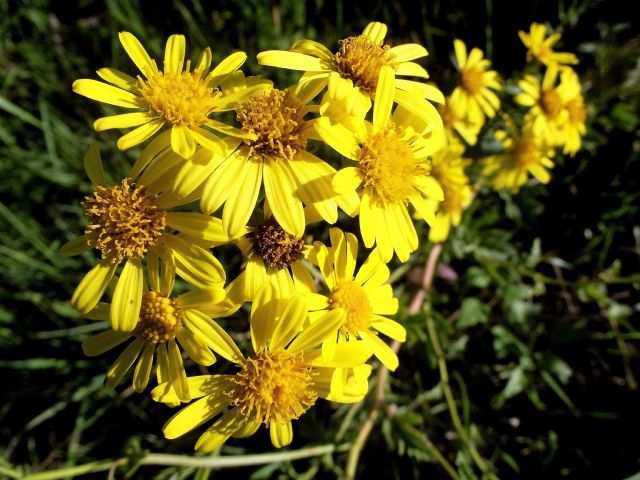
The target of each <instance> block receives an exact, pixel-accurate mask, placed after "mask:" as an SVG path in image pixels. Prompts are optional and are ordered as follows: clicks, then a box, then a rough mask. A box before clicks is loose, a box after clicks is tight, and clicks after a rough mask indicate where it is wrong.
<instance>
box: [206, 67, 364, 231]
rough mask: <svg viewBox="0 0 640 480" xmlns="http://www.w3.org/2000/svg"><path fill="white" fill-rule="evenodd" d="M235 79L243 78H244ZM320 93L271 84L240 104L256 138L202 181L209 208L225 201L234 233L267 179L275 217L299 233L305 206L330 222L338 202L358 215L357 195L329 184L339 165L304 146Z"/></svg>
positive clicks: (212, 209) (228, 223)
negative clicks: (312, 108)
mask: <svg viewBox="0 0 640 480" xmlns="http://www.w3.org/2000/svg"><path fill="white" fill-rule="evenodd" d="M234 80H236V81H237V82H238V83H240V84H242V82H243V81H244V78H243V77H241V76H237V77H236V78H235V79H234ZM316 94H317V90H314V89H309V88H306V87H305V86H304V85H300V84H298V85H294V86H293V87H291V88H289V89H286V90H279V89H277V88H272V89H270V90H268V91H266V92H265V93H264V94H263V95H262V96H256V97H254V98H252V99H251V100H250V101H249V102H247V103H246V104H244V105H243V106H241V107H239V108H238V111H237V117H238V120H239V121H240V123H241V124H242V129H243V130H244V131H246V132H249V133H251V135H253V137H254V139H253V140H249V139H245V140H244V144H243V145H241V146H240V147H239V148H238V149H237V150H236V151H235V152H234V153H233V154H232V155H231V156H229V157H228V158H226V159H224V161H222V162H221V163H220V164H219V166H218V167H217V168H216V169H215V171H214V172H213V173H212V174H211V175H210V176H209V178H208V179H207V181H206V182H205V183H204V187H203V190H202V198H201V202H200V206H201V209H202V211H203V212H205V213H212V212H215V211H216V210H217V209H218V208H220V207H221V206H222V204H223V203H224V209H223V211H222V223H223V226H224V228H225V231H226V232H227V233H228V234H229V235H230V236H232V237H237V236H238V235H239V234H241V232H242V231H243V229H244V227H245V225H246V224H247V222H248V220H249V218H250V217H251V214H252V213H253V210H254V208H255V205H256V202H257V200H258V196H259V194H260V191H261V187H262V186H263V185H264V195H265V199H266V201H267V202H268V204H269V208H270V209H271V212H272V214H273V216H274V218H275V219H276V220H277V222H278V223H279V224H280V225H281V226H282V228H283V229H284V230H285V231H286V232H287V233H290V234H292V235H293V236H295V237H297V238H300V237H301V236H302V235H303V233H304V228H305V210H304V207H305V206H307V207H311V208H313V209H314V211H315V212H317V213H318V214H319V215H320V217H321V218H322V219H324V220H325V221H326V222H328V223H335V221H336V220H337V218H338V206H340V208H341V209H343V210H345V211H346V212H347V213H349V214H350V215H355V210H356V208H357V196H356V195H350V196H336V194H335V193H334V192H333V190H332V188H331V178H332V177H333V175H334V174H335V172H336V170H335V169H334V168H333V167H332V166H330V165H329V164H328V163H326V162H325V161H323V160H321V159H320V158H318V157H316V156H315V155H313V154H312V153H310V152H308V151H307V150H306V148H307V141H308V136H309V133H310V132H312V131H313V128H312V126H313V121H312V120H305V118H304V117H305V115H306V114H307V113H308V112H310V107H309V106H307V103H308V102H309V101H310V100H311V98H313V97H314V96H315V95H316Z"/></svg>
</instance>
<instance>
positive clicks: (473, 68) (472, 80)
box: [449, 39, 501, 126]
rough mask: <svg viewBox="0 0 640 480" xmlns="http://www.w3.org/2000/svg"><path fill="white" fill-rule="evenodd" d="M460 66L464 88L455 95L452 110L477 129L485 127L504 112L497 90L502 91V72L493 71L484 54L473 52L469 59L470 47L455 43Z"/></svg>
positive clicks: (456, 89)
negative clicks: (488, 119)
mask: <svg viewBox="0 0 640 480" xmlns="http://www.w3.org/2000/svg"><path fill="white" fill-rule="evenodd" d="M453 47H454V50H455V56H456V62H457V67H458V70H459V71H460V85H459V86H457V87H456V88H455V89H454V90H453V93H452V94H451V99H450V102H449V105H450V107H451V109H453V110H455V111H456V112H457V115H458V116H461V117H463V118H465V119H467V120H469V121H470V122H471V123H472V124H474V125H480V126H482V125H484V122H485V118H486V117H489V118H492V117H493V116H495V114H496V112H497V111H498V109H499V108H500V99H499V98H498V96H497V95H496V94H495V93H494V92H493V90H500V88H501V86H500V81H499V79H498V72H496V71H495V70H489V68H490V67H491V62H490V61H489V60H487V59H486V58H483V57H484V54H483V53H482V50H480V49H479V48H472V49H471V52H469V55H468V56H467V46H466V45H465V44H464V42H463V41H462V40H459V39H456V40H454V41H453Z"/></svg>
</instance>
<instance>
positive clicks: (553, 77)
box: [514, 66, 569, 145]
mask: <svg viewBox="0 0 640 480" xmlns="http://www.w3.org/2000/svg"><path fill="white" fill-rule="evenodd" d="M558 73H559V70H558V69H557V68H556V67H553V66H552V67H549V68H547V71H546V72H545V74H544V77H543V79H542V82H540V80H538V78H536V77H534V76H533V75H526V76H525V77H524V79H522V80H520V81H519V82H518V86H519V87H520V88H521V89H522V92H521V93H519V94H518V95H516V97H515V99H514V100H515V102H516V103H518V104H519V105H523V106H525V107H529V111H528V112H527V114H526V116H525V124H526V125H527V128H530V129H531V132H532V133H533V135H534V136H535V137H536V138H537V139H539V141H540V142H543V143H547V144H548V145H563V144H564V143H565V138H566V133H565V124H566V122H567V119H568V116H569V112H568V111H567V110H566V109H565V108H564V105H565V101H564V99H563V98H562V91H561V90H560V89H559V86H558V78H559V77H558Z"/></svg>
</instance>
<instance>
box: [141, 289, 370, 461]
mask: <svg viewBox="0 0 640 480" xmlns="http://www.w3.org/2000/svg"><path fill="white" fill-rule="evenodd" d="M341 321H342V320H341V316H340V313H339V312H337V311H332V312H329V313H328V314H327V315H325V317H324V318H323V319H322V321H317V322H314V323H312V324H308V323H307V322H308V316H307V305H306V301H305V300H304V297H303V296H302V295H298V296H294V297H291V298H289V299H282V298H278V297H277V295H275V293H274V292H273V290H272V287H271V285H270V284H268V283H267V284H265V286H264V287H262V288H261V289H260V291H259V292H258V294H257V295H256V298H255V299H254V302H253V304H252V306H251V322H250V324H251V344H252V346H253V352H254V353H253V354H251V355H250V356H248V357H245V356H244V355H243V354H242V353H241V352H240V350H239V349H238V347H237V346H236V345H235V344H234V343H233V342H231V343H229V344H228V345H226V348H227V352H226V355H225V356H226V357H227V358H230V359H231V360H232V361H233V362H234V363H235V364H236V365H237V367H238V371H237V372H236V373H234V374H230V375H202V376H197V377H191V378H188V379H187V381H188V385H189V391H190V393H191V397H192V398H194V399H195V398H199V400H197V401H195V402H193V403H192V404H191V405H189V406H187V407H185V408H183V409H182V410H180V411H179V412H178V413H176V414H175V415H174V416H173V417H171V418H170V419H169V421H167V423H166V424H165V426H164V428H163V431H164V435H165V437H167V438H170V439H172V438H176V437H179V436H181V435H183V434H185V433H187V432H189V431H191V430H193V429H194V428H196V427H198V426H200V425H202V424H204V423H206V422H208V421H210V420H211V419H213V418H215V417H218V416H219V417H218V419H217V420H216V421H215V422H214V423H213V425H212V426H211V427H209V428H208V429H207V430H206V431H205V432H204V433H203V434H202V435H201V436H200V438H199V439H198V441H197V443H196V445H195V448H196V450H200V451H203V452H212V451H214V450H216V449H218V448H219V447H220V446H221V445H222V444H223V443H224V442H226V441H227V439H229V437H232V436H233V437H248V436H250V435H252V434H253V433H255V432H256V430H257V429H258V428H259V427H260V425H261V424H264V425H265V426H267V427H268V428H269V431H270V434H271V442H272V443H273V445H274V446H275V447H276V448H280V447H283V446H286V445H288V444H289V443H291V440H292V438H293V429H292V421H293V420H296V419H298V418H300V416H302V415H303V414H304V413H305V412H306V411H307V410H308V409H309V408H311V406H313V404H314V403H315V402H316V400H317V399H318V398H325V399H328V400H332V401H336V402H343V403H352V402H358V401H360V400H362V398H363V397H364V395H365V394H366V393H367V388H368V385H367V376H368V373H369V371H370V369H369V368H367V366H364V365H363V363H364V362H365V361H366V360H367V358H368V357H369V356H370V353H371V352H370V350H369V349H368V348H367V347H366V346H365V345H364V344H363V343H362V342H349V343H345V344H342V345H341V346H340V348H339V349H337V350H336V353H335V355H334V358H333V359H332V360H331V362H327V363H324V362H323V360H322V354H321V349H320V348H318V346H319V345H320V344H321V343H322V341H323V340H324V339H325V338H326V337H327V336H328V335H329V334H331V332H333V331H335V329H336V328H337V327H338V325H339V324H340V323H341ZM337 367H340V368H353V367H355V368H354V372H357V373H353V374H352V375H351V376H350V377H348V378H346V379H345V378H343V377H341V378H338V376H337V375H336V368H337ZM336 384H340V386H339V387H337V386H336ZM152 395H153V398H154V400H156V401H161V402H165V403H175V402H176V401H177V400H179V399H178V398H177V395H176V392H175V390H174V388H171V385H169V384H162V385H159V386H158V387H156V388H155V389H154V390H153V392H152Z"/></svg>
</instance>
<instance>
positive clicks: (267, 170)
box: [227, 161, 304, 238]
mask: <svg viewBox="0 0 640 480" xmlns="http://www.w3.org/2000/svg"><path fill="white" fill-rule="evenodd" d="M263 175H264V176H263V178H264V193H265V197H266V199H267V201H268V202H269V206H270V207H271V211H272V212H273V216H274V217H275V219H276V220H277V221H278V223H279V224H280V226H281V227H282V228H283V229H284V230H285V231H286V232H287V233H290V234H291V235H293V236H295V237H297V238H300V237H302V235H304V209H303V207H302V202H301V201H300V199H299V198H298V195H297V193H296V190H297V187H296V184H295V180H294V179H293V177H292V175H291V172H290V170H289V168H288V167H287V165H286V164H285V163H284V162H281V161H275V162H272V161H268V162H266V163H265V165H264V172H263ZM227 202H228V201H227Z"/></svg>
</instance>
